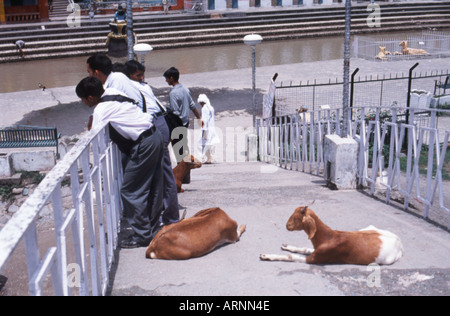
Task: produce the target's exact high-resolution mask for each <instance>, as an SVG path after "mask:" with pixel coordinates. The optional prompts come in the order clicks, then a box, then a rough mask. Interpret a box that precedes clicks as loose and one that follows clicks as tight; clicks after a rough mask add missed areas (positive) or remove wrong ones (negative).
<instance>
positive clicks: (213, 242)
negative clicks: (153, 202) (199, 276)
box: [145, 207, 246, 260]
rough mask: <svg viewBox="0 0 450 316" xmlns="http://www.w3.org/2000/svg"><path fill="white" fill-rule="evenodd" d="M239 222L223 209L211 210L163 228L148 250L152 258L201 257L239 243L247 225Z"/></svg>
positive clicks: (179, 258) (148, 255)
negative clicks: (221, 247) (224, 245)
mask: <svg viewBox="0 0 450 316" xmlns="http://www.w3.org/2000/svg"><path fill="white" fill-rule="evenodd" d="M237 227H238V225H237V223H236V221H234V220H233V219H231V218H230V217H229V216H228V215H227V213H225V212H224V211H223V210H222V209H220V208H218V207H216V208H209V209H206V210H203V211H200V212H198V213H197V214H195V215H194V216H193V217H191V218H188V219H184V220H183V219H182V220H181V221H179V222H178V223H175V224H171V225H168V226H165V227H163V229H161V230H160V231H159V232H158V233H157V234H156V236H155V238H154V239H153V241H152V242H151V243H150V245H149V246H148V248H147V252H146V254H145V256H146V257H147V258H150V259H166V260H185V259H189V258H196V257H201V256H203V255H205V254H207V253H209V252H211V251H213V250H214V249H215V248H217V247H218V246H220V245H223V244H226V243H234V242H237V241H238V240H239V238H240V236H241V235H242V233H243V232H244V231H245V227H246V226H245V225H241V226H240V227H239V230H237Z"/></svg>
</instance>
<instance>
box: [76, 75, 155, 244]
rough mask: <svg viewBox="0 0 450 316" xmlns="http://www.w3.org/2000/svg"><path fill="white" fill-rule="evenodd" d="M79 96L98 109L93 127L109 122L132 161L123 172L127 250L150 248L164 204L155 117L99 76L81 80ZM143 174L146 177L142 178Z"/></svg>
mask: <svg viewBox="0 0 450 316" xmlns="http://www.w3.org/2000/svg"><path fill="white" fill-rule="evenodd" d="M76 93H77V95H78V97H80V98H81V100H82V101H83V103H85V104H86V105H87V106H89V107H95V109H94V113H93V121H92V128H94V129H95V128H97V127H99V126H103V125H104V124H105V122H109V124H110V129H111V131H113V132H112V133H111V135H110V137H111V139H112V140H113V141H114V142H116V143H117V144H118V145H119V146H120V149H121V150H122V151H123V152H124V153H126V154H127V155H128V157H129V159H128V160H127V162H126V165H125V167H124V171H123V183H122V188H121V198H122V202H123V206H124V217H125V218H127V220H128V222H129V224H130V226H131V228H132V230H133V234H132V235H131V236H130V237H129V238H128V239H125V240H123V241H122V242H121V246H122V247H123V248H136V247H146V246H148V245H149V243H150V242H151V240H152V239H153V237H154V236H155V235H156V233H157V232H158V231H159V230H160V228H161V226H160V221H159V219H160V216H161V212H162V203H163V177H162V163H161V162H162V157H163V146H164V145H163V139H162V135H161V133H160V132H159V131H158V130H157V129H156V127H155V126H154V124H153V118H152V116H150V115H148V114H146V113H143V112H142V110H141V109H139V107H137V106H136V105H135V104H134V103H133V100H131V99H129V98H127V97H125V96H124V95H123V93H122V92H120V91H118V90H116V89H114V88H107V89H106V90H104V88H103V85H102V82H101V81H100V80H99V79H97V78H95V77H87V78H85V79H83V80H81V81H80V83H79V84H78V85H77V87H76ZM142 175H145V177H144V176H142Z"/></svg>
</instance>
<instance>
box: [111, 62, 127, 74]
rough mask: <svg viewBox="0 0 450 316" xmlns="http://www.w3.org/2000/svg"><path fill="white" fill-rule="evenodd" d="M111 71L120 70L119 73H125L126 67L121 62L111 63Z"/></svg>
mask: <svg viewBox="0 0 450 316" xmlns="http://www.w3.org/2000/svg"><path fill="white" fill-rule="evenodd" d="M111 71H112V72H121V73H123V74H125V75H126V74H127V67H126V66H125V64H122V63H114V64H113V65H112V69H111Z"/></svg>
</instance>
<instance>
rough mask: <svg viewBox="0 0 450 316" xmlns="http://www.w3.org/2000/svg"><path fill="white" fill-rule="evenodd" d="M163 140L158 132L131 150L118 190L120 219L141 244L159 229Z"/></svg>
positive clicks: (161, 200)
mask: <svg viewBox="0 0 450 316" xmlns="http://www.w3.org/2000/svg"><path fill="white" fill-rule="evenodd" d="M163 146H164V144H163V138H162V135H161V133H160V132H159V131H158V130H155V132H154V133H153V134H151V135H150V136H147V137H145V138H143V139H142V140H141V141H139V142H138V143H136V144H135V145H134V146H133V148H132V149H131V154H130V157H129V159H128V162H127V163H126V165H125V168H124V174H123V184H122V188H121V196H122V202H123V206H124V216H125V218H127V220H128V223H129V224H130V226H131V228H132V229H133V231H134V236H135V237H136V238H137V239H139V241H140V242H142V243H147V242H150V241H151V240H152V239H153V237H154V236H155V235H156V233H157V232H158V230H159V229H160V221H159V218H160V216H161V212H162V208H163V207H162V204H163V175H162V158H163V154H164V148H163Z"/></svg>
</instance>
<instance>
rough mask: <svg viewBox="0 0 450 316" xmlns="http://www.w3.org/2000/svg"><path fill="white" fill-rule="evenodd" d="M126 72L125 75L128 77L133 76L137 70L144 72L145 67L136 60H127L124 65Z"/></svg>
mask: <svg viewBox="0 0 450 316" xmlns="http://www.w3.org/2000/svg"><path fill="white" fill-rule="evenodd" d="M125 67H126V72H125V74H126V75H127V76H128V77H129V76H131V75H132V74H135V73H136V72H137V71H138V70H140V71H143V72H145V66H144V65H142V64H141V63H140V62H138V61H136V60H129V61H127V62H126V63H125Z"/></svg>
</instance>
